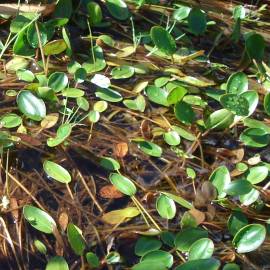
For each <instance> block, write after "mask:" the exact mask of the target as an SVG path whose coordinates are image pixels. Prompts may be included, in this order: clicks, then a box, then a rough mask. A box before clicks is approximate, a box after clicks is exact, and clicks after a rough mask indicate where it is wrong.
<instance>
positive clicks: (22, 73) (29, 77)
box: [16, 69, 35, 82]
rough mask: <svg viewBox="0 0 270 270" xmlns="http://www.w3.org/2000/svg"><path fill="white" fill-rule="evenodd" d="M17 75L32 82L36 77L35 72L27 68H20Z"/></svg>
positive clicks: (20, 78) (22, 79)
mask: <svg viewBox="0 0 270 270" xmlns="http://www.w3.org/2000/svg"><path fill="white" fill-rule="evenodd" d="M16 75H17V77H18V79H19V80H21V81H25V82H32V81H33V80H34V79H35V75H34V74H33V72H32V71H30V70H27V69H18V70H17V71H16Z"/></svg>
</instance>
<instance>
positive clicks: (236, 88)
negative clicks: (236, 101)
mask: <svg viewBox="0 0 270 270" xmlns="http://www.w3.org/2000/svg"><path fill="white" fill-rule="evenodd" d="M247 90H248V77H247V75H246V74H245V73H244V72H236V73H233V74H232V75H231V76H230V77H229V79H228V81H227V93H230V94H241V93H243V92H246V91H247Z"/></svg>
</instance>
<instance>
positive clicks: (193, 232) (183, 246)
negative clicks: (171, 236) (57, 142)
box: [175, 228, 208, 252]
mask: <svg viewBox="0 0 270 270" xmlns="http://www.w3.org/2000/svg"><path fill="white" fill-rule="evenodd" d="M207 237H208V233H207V231H206V230H203V229H200V228H187V229H184V230H182V231H181V232H179V233H178V234H177V235H176V238H175V246H176V248H177V249H178V250H180V251H183V252H184V251H188V250H189V249H190V247H191V245H192V244H193V243H195V242H196V241H197V240H199V239H201V238H207Z"/></svg>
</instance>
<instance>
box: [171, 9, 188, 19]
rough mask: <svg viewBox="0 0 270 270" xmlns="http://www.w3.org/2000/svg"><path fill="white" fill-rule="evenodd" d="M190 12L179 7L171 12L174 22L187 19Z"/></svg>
mask: <svg viewBox="0 0 270 270" xmlns="http://www.w3.org/2000/svg"><path fill="white" fill-rule="evenodd" d="M190 11H191V8H190V7H186V6H181V7H180V8H178V9H176V10H175V11H174V12H173V19H174V20H176V21H182V20H184V19H186V18H187V17H188V15H189V13H190Z"/></svg>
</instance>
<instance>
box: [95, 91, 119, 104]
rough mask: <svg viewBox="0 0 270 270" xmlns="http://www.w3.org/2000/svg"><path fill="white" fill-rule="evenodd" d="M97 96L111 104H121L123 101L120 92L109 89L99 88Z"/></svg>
mask: <svg viewBox="0 0 270 270" xmlns="http://www.w3.org/2000/svg"><path fill="white" fill-rule="evenodd" d="M95 94H96V96H97V97H99V98H101V99H103V100H105V101H109V102H119V101H121V100H122V99H123V97H122V95H121V94H120V93H119V92H117V91H114V90H111V89H109V88H98V90H97V91H96V93H95Z"/></svg>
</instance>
